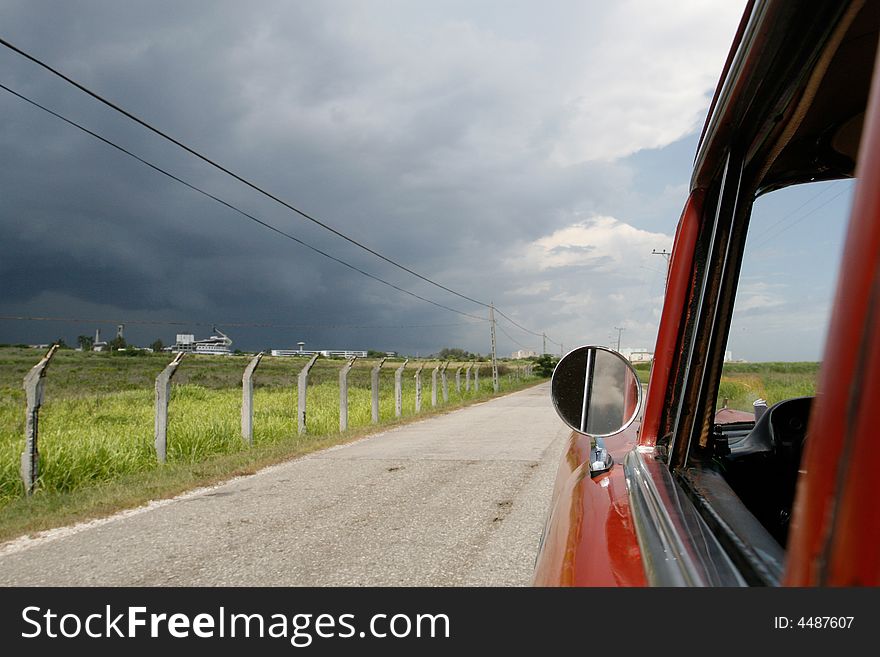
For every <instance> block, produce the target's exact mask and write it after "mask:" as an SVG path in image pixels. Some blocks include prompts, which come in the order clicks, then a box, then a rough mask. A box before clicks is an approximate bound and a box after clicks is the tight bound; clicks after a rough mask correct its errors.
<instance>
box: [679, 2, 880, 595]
mask: <svg viewBox="0 0 880 657" xmlns="http://www.w3.org/2000/svg"><path fill="white" fill-rule="evenodd" d="M877 13H878V12H876V5H864V6H862V8H861V9H860V10H859V12H858V13H857V15H855V18H854V19H852V20H850V22H849V24H848V27H847V29H846V30H845V32H842V33H841V34H840V35H839V36H838V37H837V38H836V39H835V38H833V37H832V38H830V39H829V42H828V45H827V46H826V47H825V48H824V49H823V50H822V51H821V52H820V53H818V54H817V58H816V60H815V62H813V63H812V65H811V66H809V67H804V69H803V71H804V73H803V80H802V81H801V83H800V86H799V87H798V90H797V91H796V92H795V93H792V94H791V95H789V97H787V98H786V106H785V110H784V112H783V111H780V113H779V114H778V115H777V116H772V117H769V118H768V119H767V120H766V121H765V125H764V126H762V127H761V128H760V129H759V130H758V131H757V137H756V138H755V140H754V141H752V142H751V143H750V144H749V145H748V147H747V149H748V153H747V155H746V157H745V158H744V161H745V162H746V165H745V167H744V170H745V171H746V175H750V176H751V180H750V181H749V182H748V184H746V185H745V189H746V191H747V193H750V194H753V197H752V198H750V199H749V201H750V202H751V201H753V200H754V199H755V198H757V197H758V196H760V195H763V194H766V193H768V192H772V191H774V190H778V189H781V188H784V187H788V186H791V185H795V184H800V183H806V182H813V181H823V180H838V179H846V178H852V177H853V176H854V175H855V173H856V164H857V162H858V148H859V141H860V137H861V133H862V125H863V122H864V116H865V110H866V107H867V103H868V96H869V93H870V84H871V80H872V77H873V71H874V62H875V57H876V51H877V40H878V23H880V16H877V15H876V14H877ZM783 113H784V114H785V119H786V120H785V121H783ZM750 158H751V159H750ZM749 167H751V170H749ZM746 221H747V218H746ZM737 266H738V265H737ZM734 289H735V288H734ZM722 312H723V311H722ZM728 312H729V309H728ZM729 321H730V319H729V317H728V319H727V322H728V325H727V329H726V330H728V331H729ZM716 375H717V376H718V378H720V367H719V368H718V371H717V372H716ZM717 386H718V380H716V381H715V393H714V395H715V397H712V398H711V399H710V400H707V403H710V404H711V406H712V409H715V408H716V407H717V401H718V400H717V399H716V397H717ZM710 397H711V395H710ZM812 402H813V399H812V398H811V397H797V398H793V399H785V400H782V401H779V402H778V403H774V404H772V405H771V406H770V407H769V408H767V409H766V410H765V411H764V412H763V414H761V415H760V417H758V418H757V419H756V420H748V421H744V420H743V419H740V418H733V419H738V420H739V421H732V422H724V423H721V422H718V421H715V422H712V421H711V420H710V421H709V423H708V426H709V428H708V434H709V436H708V439H707V438H706V437H705V433H704V437H703V438H702V439H701V441H700V447H701V448H702V449H698V450H693V449H692V450H691V453H690V461H689V465H688V467H687V468H684V469H680V470H679V477H680V479H681V480H682V481H683V483H684V485H685V488H686V490H687V492H688V494H689V495H690V497H691V498H692V499H693V500H694V501H695V504H696V505H697V507H698V509H699V510H700V513H701V515H702V516H703V517H704V519H705V520H706V521H707V523H708V524H709V526H710V527H711V528H712V529H713V530H714V533H716V535H718V536H719V537H720V538H719V540H721V541H722V543H723V544H725V546H726V548H727V551H728V553H729V554H730V556H731V558H732V560H733V561H734V562H735V563H737V564H738V565H739V566H741V567H744V571H745V572H746V573H750V574H747V575H746V579H748V580H749V581H750V582H751V583H757V584H775V583H777V582H778V581H779V580H780V579H781V575H782V570H783V562H784V551H785V545H786V541H787V537H788V531H789V524H790V520H791V514H792V506H793V501H794V497H795V492H796V484H797V478H798V469H799V467H800V460H801V455H802V453H803V450H804V445H805V443H806V440H808V425H809V417H810V410H811V407H812ZM756 415H757V414H756ZM704 432H705V429H704Z"/></svg>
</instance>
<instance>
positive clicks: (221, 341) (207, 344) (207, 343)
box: [171, 327, 232, 356]
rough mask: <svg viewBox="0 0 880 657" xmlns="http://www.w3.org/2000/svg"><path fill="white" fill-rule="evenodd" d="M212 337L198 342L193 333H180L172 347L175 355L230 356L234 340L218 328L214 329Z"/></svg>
mask: <svg viewBox="0 0 880 657" xmlns="http://www.w3.org/2000/svg"><path fill="white" fill-rule="evenodd" d="M213 333H215V334H216V335H212V336H211V337H208V338H204V339H202V340H196V339H195V337H196V336H195V335H193V334H192V333H178V334H177V338H176V340H175V342H174V345H173V346H172V347H171V351H172V352H173V353H175V354H176V353H181V352H182V353H185V354H209V355H215V356H228V355H229V354H230V353H231V352H230V350H229V347H231V346H232V340H231V339H230V338H229V336H227V335H226V334H225V333H223V332H222V331H219V330H218V329H217V327H214V329H213Z"/></svg>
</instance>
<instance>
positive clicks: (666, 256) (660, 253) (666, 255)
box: [651, 249, 672, 265]
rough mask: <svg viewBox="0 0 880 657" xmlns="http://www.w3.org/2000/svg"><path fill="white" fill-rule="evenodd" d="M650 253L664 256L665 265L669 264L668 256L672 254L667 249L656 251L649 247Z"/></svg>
mask: <svg viewBox="0 0 880 657" xmlns="http://www.w3.org/2000/svg"><path fill="white" fill-rule="evenodd" d="M651 255H659V256H663V257H664V258H666V264H667V265H669V258H670V256H672V254H671V253H670V252H669V251H667V250H666V249H663V250H662V251H658V250H657V249H651Z"/></svg>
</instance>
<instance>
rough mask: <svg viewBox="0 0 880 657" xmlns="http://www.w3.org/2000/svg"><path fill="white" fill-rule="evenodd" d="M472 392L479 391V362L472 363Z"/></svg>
mask: <svg viewBox="0 0 880 657" xmlns="http://www.w3.org/2000/svg"><path fill="white" fill-rule="evenodd" d="M474 392H480V364H479V363H477V364H476V365H474Z"/></svg>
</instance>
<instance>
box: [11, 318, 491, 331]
mask: <svg viewBox="0 0 880 657" xmlns="http://www.w3.org/2000/svg"><path fill="white" fill-rule="evenodd" d="M0 321H22V322H65V323H69V324H115V325H117V326H118V325H119V324H125V325H126V326H128V325H132V326H211V327H213V326H223V327H234V328H284V329H409V328H448V327H453V326H478V323H477V322H464V323H461V322H459V323H457V324H398V325H391V326H377V325H366V324H274V323H268V322H188V321H183V320H150V319H125V320H123V319H85V318H82V317H35V316H24V315H0ZM484 321H485V320H484Z"/></svg>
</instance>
